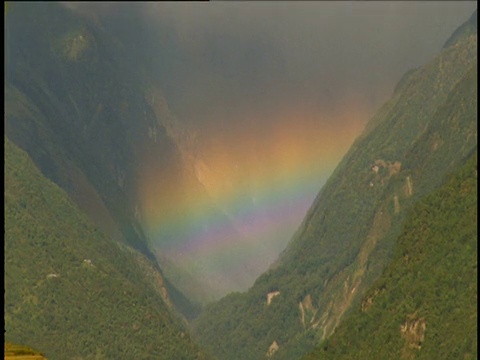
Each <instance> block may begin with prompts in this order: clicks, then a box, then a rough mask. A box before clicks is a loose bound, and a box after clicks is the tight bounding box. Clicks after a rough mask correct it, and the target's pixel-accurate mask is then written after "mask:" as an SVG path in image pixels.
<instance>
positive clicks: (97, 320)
mask: <svg viewBox="0 0 480 360" xmlns="http://www.w3.org/2000/svg"><path fill="white" fill-rule="evenodd" d="M4 280H5V307H4V316H5V330H6V332H5V339H6V341H10V342H13V343H20V344H28V345H29V346H33V347H34V348H37V349H41V350H42V352H43V353H44V354H45V356H46V357H48V358H51V359H173V358H175V359H202V358H204V356H203V355H202V353H201V352H200V351H199V349H198V347H197V346H196V345H194V344H193V342H192V341H191V339H190V337H189V335H188V332H187V329H186V324H185V323H183V322H182V321H181V320H180V318H179V317H178V316H177V315H174V313H173V309H172V307H171V306H170V305H169V303H170V301H169V298H168V294H167V291H166V289H165V282H164V280H163V278H162V277H161V276H160V275H159V273H158V271H157V270H156V269H155V267H154V266H153V265H152V264H151V263H150V262H149V261H148V260H147V259H146V258H145V257H144V256H143V255H141V254H140V253H138V252H137V251H135V250H132V249H131V248H129V247H127V246H125V245H121V244H119V243H117V242H115V241H114V240H112V239H110V238H109V237H107V236H105V235H104V234H103V233H102V232H101V231H100V230H99V229H98V228H97V227H95V226H94V225H93V224H92V223H91V221H90V220H89V218H88V217H87V216H86V215H85V214H84V213H82V212H81V211H80V209H79V208H78V207H77V206H76V204H74V203H73V202H72V201H71V200H70V199H69V197H68V196H67V194H66V193H65V192H64V191H63V190H62V189H61V188H59V187H58V186H57V185H55V184H53V183H52V182H51V181H49V180H48V179H46V178H45V177H44V176H43V175H42V174H41V173H40V171H39V170H38V169H37V168H36V167H35V165H34V164H33V162H32V161H31V159H30V158H29V157H28V155H27V154H26V153H25V152H23V151H22V150H20V149H19V148H18V147H16V145H14V144H13V143H11V142H10V141H9V140H8V139H7V138H5V278H4Z"/></svg>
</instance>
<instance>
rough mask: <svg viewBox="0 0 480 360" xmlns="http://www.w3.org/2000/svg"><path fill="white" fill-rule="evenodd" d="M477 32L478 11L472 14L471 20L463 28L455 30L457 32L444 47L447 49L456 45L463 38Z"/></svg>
mask: <svg viewBox="0 0 480 360" xmlns="http://www.w3.org/2000/svg"><path fill="white" fill-rule="evenodd" d="M476 32H477V10H475V12H474V13H473V14H472V16H471V17H470V19H468V21H466V22H465V23H464V24H462V26H460V27H459V28H458V29H457V30H455V32H454V33H453V34H452V36H451V37H450V38H449V39H448V40H447V42H446V43H445V45H444V46H443V47H444V48H447V47H449V46H451V45H454V44H455V43H457V42H458V41H459V40H460V39H461V38H465V37H468V36H470V35H471V34H473V33H476Z"/></svg>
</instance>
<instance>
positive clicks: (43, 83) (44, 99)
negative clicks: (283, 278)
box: [4, 2, 240, 316]
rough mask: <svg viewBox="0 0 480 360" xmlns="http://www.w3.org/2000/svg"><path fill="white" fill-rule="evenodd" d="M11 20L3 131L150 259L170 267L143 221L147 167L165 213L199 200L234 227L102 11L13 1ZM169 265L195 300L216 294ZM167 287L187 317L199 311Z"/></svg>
mask: <svg viewBox="0 0 480 360" xmlns="http://www.w3.org/2000/svg"><path fill="white" fill-rule="evenodd" d="M5 22H6V28H5V29H6V30H5V54H6V55H5V63H6V67H5V78H6V81H5V85H4V88H5V108H6V113H5V120H4V123H5V132H6V134H7V136H8V137H9V139H10V140H11V141H12V142H14V143H15V144H16V145H18V146H19V147H20V148H22V149H24V150H25V151H27V153H28V154H29V155H30V157H31V158H32V160H33V161H34V162H35V164H36V165H37V166H38V168H39V169H40V170H41V171H42V173H43V174H44V175H45V176H46V177H47V178H49V179H50V180H52V181H54V182H55V183H56V184H57V185H59V186H61V187H62V188H63V189H64V190H65V191H66V192H67V193H68V194H69V196H70V197H71V198H72V199H73V200H74V201H75V202H76V203H77V204H78V206H79V207H80V208H81V209H82V210H83V211H85V212H86V213H87V214H88V215H89V217H90V218H91V220H92V221H93V222H94V223H95V224H96V225H97V226H99V227H100V228H101V229H102V230H103V231H104V232H106V233H107V234H108V235H109V236H111V237H112V238H114V239H115V240H117V241H120V242H122V243H126V244H128V245H129V246H131V247H133V248H134V249H138V250H140V251H141V252H142V253H143V254H144V255H145V256H147V257H148V258H149V259H150V260H152V262H153V263H156V262H158V261H159V260H161V261H160V266H161V267H162V270H165V269H164V266H168V264H167V263H166V262H164V261H163V260H164V257H163V256H162V255H163V254H162V248H161V247H160V249H159V248H158V246H157V245H158V243H159V242H160V243H161V241H160V240H165V239H160V240H159V239H154V240H156V242H155V243H154V244H153V245H152V243H153V241H151V240H152V239H149V236H148V234H146V233H145V229H144V226H143V225H144V220H145V219H144V216H143V215H144V214H143V212H144V211H143V210H144V209H143V207H144V206H143V205H145V204H142V194H141V192H142V189H141V186H142V184H140V179H139V178H140V176H141V175H142V174H143V173H149V174H154V176H155V178H156V179H155V180H156V182H157V183H162V184H166V185H164V188H162V189H161V191H159V192H157V193H155V194H154V196H153V195H152V194H150V196H151V197H154V207H155V206H158V207H159V204H163V208H165V209H166V212H168V211H169V210H170V209H171V208H172V207H174V206H175V205H176V204H179V203H183V202H188V201H189V200H190V199H191V198H199V199H202V201H203V202H204V203H206V204H209V205H210V207H211V208H212V211H211V212H212V213H213V216H212V217H213V220H212V221H213V222H215V221H220V220H218V219H221V221H223V222H224V223H226V224H228V221H225V215H224V214H222V213H221V212H220V211H219V210H217V211H215V206H214V204H213V203H212V202H211V201H210V199H209V198H208V196H207V194H206V192H205V190H204V188H203V187H202V185H201V184H200V183H199V182H198V181H197V179H196V178H195V176H194V174H193V169H191V168H189V165H190V164H187V163H186V161H185V155H184V153H183V152H184V151H183V148H182V146H181V144H179V139H178V138H179V137H180V136H179V135H178V132H179V131H181V130H179V129H178V127H176V126H175V124H174V123H173V119H174V117H173V116H172V115H171V114H170V113H169V111H168V104H167V103H166V101H165V99H164V98H163V97H162V92H161V89H160V88H159V86H158V84H157V83H155V82H153V81H152V77H151V76H150V75H149V71H148V69H146V68H145V66H144V65H143V59H140V58H138V57H137V56H136V55H135V48H134V47H132V44H131V43H127V44H125V43H124V42H122V39H119V38H117V37H115V36H113V35H112V34H111V32H108V31H107V30H105V28H104V26H103V25H102V23H101V21H99V19H98V18H91V17H88V16H82V15H81V14H79V13H77V12H75V11H72V10H71V9H69V8H66V7H64V6H62V5H60V4H58V3H48V2H43V3H42V2H26V3H13V4H10V6H9V10H8V13H7V14H6V17H5ZM127 27H128V26H127ZM129 29H130V30H131V31H133V29H132V28H129ZM182 140H183V141H186V140H185V139H182ZM169 184H170V185H169ZM171 184H175V185H178V184H184V186H176V187H174V186H171ZM154 210H157V209H156V208H155V209H154ZM232 233H234V231H233V230H232ZM171 260H172V259H170V261H171ZM167 272H168V273H169V274H170V275H172V277H173V278H174V280H175V283H176V284H178V285H183V286H181V287H182V289H183V290H184V292H185V291H186V292H188V293H189V295H190V296H191V297H196V299H211V298H212V294H214V293H215V291H217V292H218V291H219V289H216V288H213V286H211V285H212V283H209V282H208V280H209V279H205V278H202V279H201V280H203V283H200V285H199V284H198V282H197V283H196V282H195V281H185V282H181V281H179V280H178V279H180V278H188V276H191V275H192V274H183V273H181V272H180V273H176V272H175V271H173V270H172V269H170V268H168V269H167ZM239 272H240V271H239ZM194 275H197V274H194ZM197 280H198V279H197ZM229 280H232V279H229ZM167 282H168V281H167ZM226 282H227V283H228V281H226ZM211 287H212V288H211ZM168 288H169V291H170V292H171V293H172V298H173V301H174V303H175V304H176V305H177V306H178V307H179V308H180V309H181V311H182V312H183V313H184V314H185V315H186V316H193V315H194V313H195V312H196V311H198V308H195V307H193V306H192V305H191V304H189V301H188V300H187V299H186V298H185V297H184V296H183V295H182V294H181V293H180V292H179V291H177V289H176V288H175V287H173V286H171V285H168ZM220 291H223V292H224V291H225V290H224V289H220ZM223 292H222V293H223Z"/></svg>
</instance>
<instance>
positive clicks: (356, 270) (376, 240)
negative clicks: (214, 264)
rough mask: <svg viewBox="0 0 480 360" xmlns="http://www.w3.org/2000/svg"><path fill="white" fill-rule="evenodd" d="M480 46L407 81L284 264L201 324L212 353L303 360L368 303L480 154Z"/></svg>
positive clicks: (468, 39) (462, 46)
mask: <svg viewBox="0 0 480 360" xmlns="http://www.w3.org/2000/svg"><path fill="white" fill-rule="evenodd" d="M476 47H477V36H476V27H475V33H472V32H469V33H468V34H465V36H462V37H459V38H458V40H457V42H455V43H454V44H452V46H449V47H447V48H445V49H443V50H442V52H441V53H440V54H439V55H438V57H437V58H435V59H434V60H432V61H431V62H430V63H428V64H426V65H425V66H423V67H421V68H419V69H416V70H413V71H410V72H409V74H407V75H406V76H405V77H404V78H403V79H402V81H401V82H400V83H399V85H398V86H397V89H396V91H395V93H394V94H393V97H392V99H391V100H389V101H388V102H387V103H386V104H385V105H384V106H383V107H382V108H381V109H380V110H379V112H378V113H377V114H376V115H375V117H374V118H373V119H372V120H371V121H370V123H369V124H368V126H367V128H366V129H365V131H364V133H363V134H362V135H361V136H360V137H359V138H358V139H357V141H356V142H355V143H354V145H353V146H352V148H351V149H350V151H349V152H348V153H347V155H346V156H345V157H344V159H343V160H342V161H341V163H340V164H339V166H338V167H337V169H336V170H335V172H334V173H333V175H332V176H331V177H330V179H329V180H328V181H327V183H326V184H325V186H324V187H323V188H322V190H321V191H320V193H319V195H318V197H317V199H316V200H315V202H314V204H313V206H312V208H311V209H310V211H309V213H308V214H307V216H306V218H305V220H304V222H303V224H302V225H301V227H300V228H299V230H298V231H297V233H296V234H295V236H294V238H293V240H292V241H291V242H290V244H289V246H288V247H287V249H286V250H285V251H284V253H283V254H282V255H281V257H280V259H279V261H278V262H277V263H276V264H274V266H273V267H272V269H270V270H269V271H268V272H267V273H265V274H263V275H262V276H261V277H260V278H259V279H258V280H257V281H256V282H255V284H254V286H253V287H252V288H251V289H250V290H249V291H248V292H247V293H245V294H232V295H229V296H227V297H225V298H224V299H222V300H221V301H219V302H218V303H214V304H212V305H210V306H209V307H207V308H206V309H205V311H204V313H203V314H202V315H201V316H200V317H199V319H198V320H197V321H196V322H195V323H194V329H195V333H196V335H197V336H198V338H199V340H200V342H201V344H202V345H203V346H205V347H206V348H207V349H209V350H210V351H211V352H212V353H214V354H216V355H217V356H218V357H219V358H221V359H243V358H249V359H261V358H265V356H266V355H267V352H269V351H268V350H269V349H270V347H271V346H272V344H274V342H276V344H277V345H278V350H276V351H274V352H273V353H272V352H269V353H270V355H269V356H270V357H272V358H274V359H293V358H298V357H300V356H301V355H302V354H305V353H306V352H307V351H308V349H309V348H311V347H313V346H314V345H317V344H319V343H320V342H321V341H322V340H324V339H326V338H328V337H329V336H330V335H331V334H332V333H333V331H334V329H335V328H336V327H337V326H338V324H339V323H340V322H341V321H343V319H344V318H345V317H346V315H348V314H349V313H350V312H351V309H355V308H356V307H357V306H359V305H360V301H361V299H362V297H363V296H364V294H365V293H366V291H367V290H368V289H369V288H370V287H371V286H372V284H373V283H374V281H375V280H376V279H378V277H379V276H380V275H381V274H382V271H383V270H384V269H385V267H386V266H387V264H388V263H389V262H390V259H391V256H392V251H393V248H394V245H395V243H396V241H397V239H398V236H399V235H400V234H401V232H402V228H403V224H404V220H405V217H406V214H407V213H408V211H409V210H410V209H411V207H412V206H413V205H414V204H415V203H416V202H417V201H419V200H420V199H422V198H423V197H424V196H425V195H427V194H429V193H431V192H432V191H434V190H435V189H437V188H438V187H439V186H441V184H442V183H443V182H444V181H445V178H446V176H447V174H449V173H451V172H454V171H456V170H457V169H458V168H459V166H460V165H461V164H463V162H464V159H465V157H466V156H468V155H469V154H470V153H471V152H472V150H473V149H475V148H476V146H477V137H476V131H477V100H476V99H477V80H476V75H477V71H476V64H477V57H476ZM274 291H278V292H279V295H277V296H275V298H274V299H273V300H272V302H271V304H270V305H267V302H266V300H267V294H268V293H270V292H274ZM307 305H308V306H307ZM245 349H247V350H245Z"/></svg>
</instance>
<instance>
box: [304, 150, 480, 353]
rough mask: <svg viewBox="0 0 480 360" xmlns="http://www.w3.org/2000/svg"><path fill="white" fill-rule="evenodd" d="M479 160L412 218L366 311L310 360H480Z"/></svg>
mask: <svg viewBox="0 0 480 360" xmlns="http://www.w3.org/2000/svg"><path fill="white" fill-rule="evenodd" d="M477 185H478V180H477V152H476V150H475V152H474V154H472V155H471V156H470V158H469V160H468V162H467V164H466V165H465V166H464V167H462V168H461V169H460V170H459V171H457V172H456V173H455V174H454V176H452V177H451V178H450V179H449V180H448V181H447V182H446V183H445V184H444V185H443V186H442V187H441V188H440V189H439V190H437V191H435V192H434V193H433V194H431V195H429V196H427V197H425V198H424V199H422V200H421V201H420V202H419V203H417V204H416V205H415V206H414V208H413V210H412V211H410V212H409V215H408V217H407V220H406V223H405V226H404V228H403V230H402V234H401V236H400V237H399V240H398V244H397V246H396V249H395V255H394V257H393V260H392V262H391V263H390V264H389V266H388V267H387V268H386V270H385V272H384V273H383V274H382V276H381V277H380V279H379V280H378V281H376V282H375V284H374V286H373V287H372V288H371V289H370V290H369V291H368V292H367V294H366V296H365V297H364V298H363V300H362V305H361V307H360V308H359V309H357V310H356V311H355V312H354V313H353V314H352V316H351V317H350V318H349V319H347V320H346V321H345V322H342V323H341V324H340V325H339V327H338V328H337V329H336V331H335V333H334V334H333V335H332V336H331V337H330V338H329V339H328V340H326V341H325V342H324V343H323V344H321V346H320V347H319V348H318V349H317V350H316V351H315V352H313V353H312V354H310V355H308V356H306V357H305V359H387V358H389V359H392V358H395V359H413V358H415V359H477V355H478V349H477V348H478V344H477V336H476V334H477V280H478V279H477V266H478V260H477V254H478V233H477V206H478V200H477V199H478V192H477Z"/></svg>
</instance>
